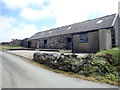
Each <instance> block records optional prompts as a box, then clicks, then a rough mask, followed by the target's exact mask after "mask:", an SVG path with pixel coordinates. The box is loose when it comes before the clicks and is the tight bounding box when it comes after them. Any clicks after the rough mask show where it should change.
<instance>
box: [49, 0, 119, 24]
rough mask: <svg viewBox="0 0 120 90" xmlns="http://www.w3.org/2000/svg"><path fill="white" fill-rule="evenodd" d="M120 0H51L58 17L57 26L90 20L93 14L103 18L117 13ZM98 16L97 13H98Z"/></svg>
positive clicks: (52, 7)
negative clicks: (89, 15) (89, 17)
mask: <svg viewBox="0 0 120 90" xmlns="http://www.w3.org/2000/svg"><path fill="white" fill-rule="evenodd" d="M118 1H119V0H50V5H51V9H52V10H53V12H54V15H55V17H56V21H57V24H56V26H62V25H67V24H71V23H76V22H80V21H83V20H86V19H88V18H87V17H88V16H87V15H88V14H89V13H91V12H99V13H101V14H102V15H103V16H104V15H107V14H112V13H115V12H117V8H118V6H117V3H118ZM96 14H97V13H96Z"/></svg>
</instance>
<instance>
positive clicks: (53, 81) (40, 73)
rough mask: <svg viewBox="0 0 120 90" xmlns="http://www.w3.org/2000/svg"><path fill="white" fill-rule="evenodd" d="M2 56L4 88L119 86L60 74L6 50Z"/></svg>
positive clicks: (0, 54)
mask: <svg viewBox="0 0 120 90" xmlns="http://www.w3.org/2000/svg"><path fill="white" fill-rule="evenodd" d="M1 57H2V59H1V60H0V64H1V63H2V72H0V75H1V73H2V84H0V85H2V88H117V87H116V86H112V85H108V84H105V83H98V82H91V81H86V80H81V79H77V78H73V77H68V76H65V75H63V74H58V73H55V72H52V71H49V70H46V69H43V68H40V67H37V66H35V65H33V64H31V63H29V62H27V61H26V60H25V59H24V58H22V57H19V56H15V55H13V54H9V53H6V52H0V58H1Z"/></svg>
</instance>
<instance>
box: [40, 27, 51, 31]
mask: <svg viewBox="0 0 120 90" xmlns="http://www.w3.org/2000/svg"><path fill="white" fill-rule="evenodd" d="M50 29H51V28H49V27H46V26H41V29H40V32H42V31H46V30H50Z"/></svg>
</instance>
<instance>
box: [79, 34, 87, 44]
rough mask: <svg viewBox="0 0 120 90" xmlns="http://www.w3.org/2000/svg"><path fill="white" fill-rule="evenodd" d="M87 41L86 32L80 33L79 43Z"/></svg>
mask: <svg viewBox="0 0 120 90" xmlns="http://www.w3.org/2000/svg"><path fill="white" fill-rule="evenodd" d="M87 42H88V33H82V34H80V43H87Z"/></svg>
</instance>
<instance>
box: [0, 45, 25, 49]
mask: <svg viewBox="0 0 120 90" xmlns="http://www.w3.org/2000/svg"><path fill="white" fill-rule="evenodd" d="M20 48H23V47H20V46H18V47H11V46H2V45H1V46H0V49H6V50H7V49H20Z"/></svg>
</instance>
